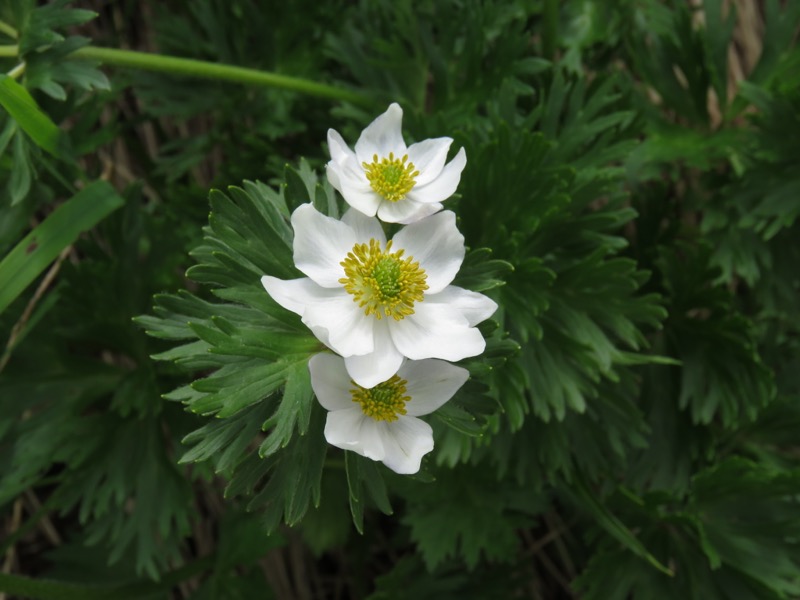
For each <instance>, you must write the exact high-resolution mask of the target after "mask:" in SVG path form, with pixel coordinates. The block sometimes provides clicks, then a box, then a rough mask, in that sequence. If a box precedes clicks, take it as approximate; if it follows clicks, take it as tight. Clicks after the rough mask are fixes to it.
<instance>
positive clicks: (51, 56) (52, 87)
mask: <svg viewBox="0 0 800 600" xmlns="http://www.w3.org/2000/svg"><path fill="white" fill-rule="evenodd" d="M88 44H89V40H88V39H86V38H82V37H78V36H70V37H69V38H67V39H66V40H65V41H63V42H60V43H58V44H55V45H54V46H52V47H50V48H47V49H46V50H43V51H39V52H35V53H33V54H30V55H29V56H28V58H27V68H26V70H25V85H26V86H27V87H28V89H31V90H34V89H38V90H41V91H42V92H44V93H45V94H47V95H48V96H50V97H51V98H54V99H56V100H66V98H67V91H66V90H65V89H64V87H63V86H64V85H70V86H75V87H76V88H78V89H81V90H85V91H91V90H110V89H111V84H110V83H109V81H108V78H107V77H106V76H105V75H104V74H103V72H102V71H100V70H99V69H97V67H96V65H95V64H94V63H92V62H90V61H84V60H70V59H69V55H70V54H72V53H73V52H75V51H76V50H78V49H79V48H82V47H84V46H87V45H88Z"/></svg>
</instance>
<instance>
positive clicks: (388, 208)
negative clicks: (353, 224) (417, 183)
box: [378, 198, 442, 225]
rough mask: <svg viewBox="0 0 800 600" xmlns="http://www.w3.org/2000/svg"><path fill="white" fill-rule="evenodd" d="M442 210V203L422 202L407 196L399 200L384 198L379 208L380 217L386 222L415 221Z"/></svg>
mask: <svg viewBox="0 0 800 600" xmlns="http://www.w3.org/2000/svg"><path fill="white" fill-rule="evenodd" d="M440 210H442V205H441V204H420V203H419V202H414V201H413V200H409V199H408V198H405V199H403V200H398V201H397V202H389V201H388V200H384V201H383V202H381V205H380V207H379V208H378V218H379V219H380V220H381V221H385V222H386V223H402V224H404V225H405V224H408V223H414V222H415V221H421V220H422V219H424V218H425V217H429V216H430V215H432V214H433V213H435V212H438V211H440Z"/></svg>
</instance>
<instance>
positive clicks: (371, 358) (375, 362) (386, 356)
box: [344, 317, 403, 388]
mask: <svg viewBox="0 0 800 600" xmlns="http://www.w3.org/2000/svg"><path fill="white" fill-rule="evenodd" d="M370 319H373V320H374V321H376V323H375V324H374V328H373V335H374V338H373V339H374V342H375V345H374V350H373V352H372V353H370V354H365V355H362V356H348V357H345V359H344V364H345V367H346V368H347V372H348V373H349V374H350V377H351V379H352V380H353V381H355V382H356V383H357V384H358V385H360V386H361V387H365V388H371V387H375V386H376V385H378V384H379V383H382V382H384V381H386V380H387V379H389V378H390V377H391V376H392V375H394V374H395V373H397V369H399V368H400V365H402V364H403V355H402V354H400V352H398V350H397V348H396V347H395V345H394V342H393V341H392V337H391V335H390V334H389V323H388V320H387V319H381V320H380V321H378V320H377V319H374V317H370Z"/></svg>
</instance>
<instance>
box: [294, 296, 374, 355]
mask: <svg viewBox="0 0 800 600" xmlns="http://www.w3.org/2000/svg"><path fill="white" fill-rule="evenodd" d="M337 292H339V293H338V294H337V295H335V296H331V297H330V298H328V300H327V301H326V302H324V303H320V302H318V303H315V304H310V305H308V306H307V307H306V310H305V311H304V312H303V323H305V324H306V325H308V326H309V328H311V330H312V331H314V333H315V334H316V329H317V328H322V329H324V330H325V331H326V332H327V336H326V337H327V339H323V341H324V342H325V343H326V344H327V345H328V346H329V347H330V348H333V349H334V350H335V351H336V352H337V353H338V354H341V355H342V356H353V355H362V354H370V353H371V352H372V351H373V349H374V344H373V325H374V322H375V318H374V317H368V316H367V315H365V314H364V310H363V309H362V308H360V307H359V306H358V304H357V303H356V302H354V301H353V297H352V296H351V295H350V294H348V293H347V292H346V291H344V289H341V288H340V289H339V290H337ZM318 337H319V336H318Z"/></svg>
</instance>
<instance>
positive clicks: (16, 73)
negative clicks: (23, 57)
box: [6, 62, 25, 79]
mask: <svg viewBox="0 0 800 600" xmlns="http://www.w3.org/2000/svg"><path fill="white" fill-rule="evenodd" d="M24 72H25V63H24V62H21V63H19V64H18V65H17V66H16V67H14V68H13V69H11V70H10V71H9V72H8V73H6V75H8V76H9V77H11V79H19V78H20V77H22V74H23V73H24Z"/></svg>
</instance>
